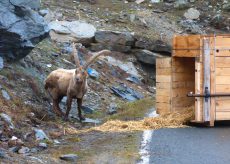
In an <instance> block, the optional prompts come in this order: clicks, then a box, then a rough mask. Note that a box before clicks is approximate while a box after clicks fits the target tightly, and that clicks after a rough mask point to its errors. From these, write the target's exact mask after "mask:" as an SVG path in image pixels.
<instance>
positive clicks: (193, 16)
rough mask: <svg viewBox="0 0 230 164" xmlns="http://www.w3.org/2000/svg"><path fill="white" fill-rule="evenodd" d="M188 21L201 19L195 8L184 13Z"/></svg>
mask: <svg viewBox="0 0 230 164" xmlns="http://www.w3.org/2000/svg"><path fill="white" fill-rule="evenodd" d="M184 17H185V18H186V19H199V17H200V12H199V11H198V10H197V9H195V8H190V9H188V10H187V11H186V12H185V13H184Z"/></svg>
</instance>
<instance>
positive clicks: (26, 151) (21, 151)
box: [18, 146, 30, 154]
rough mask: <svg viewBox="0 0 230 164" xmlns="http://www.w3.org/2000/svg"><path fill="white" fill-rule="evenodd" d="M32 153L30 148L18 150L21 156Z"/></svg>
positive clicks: (23, 147)
mask: <svg viewBox="0 0 230 164" xmlns="http://www.w3.org/2000/svg"><path fill="white" fill-rule="evenodd" d="M29 152H30V149H29V148H28V147H25V146H22V148H21V149H19V150H18V153H19V154H27V153H29Z"/></svg>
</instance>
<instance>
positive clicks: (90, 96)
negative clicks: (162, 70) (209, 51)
mask: <svg viewBox="0 0 230 164" xmlns="http://www.w3.org/2000/svg"><path fill="white" fill-rule="evenodd" d="M9 2H12V3H9ZM20 2H21V3H19V1H17V0H14V1H12V0H11V1H8V0H4V1H1V2H0V7H1V8H0V13H1V15H2V13H5V14H4V15H3V17H2V19H0V33H1V36H0V147H1V148H0V160H3V161H4V162H9V161H11V162H15V161H18V160H21V162H22V163H23V162H24V163H26V162H28V161H32V162H37V163H39V162H40V163H42V162H43V163H44V161H47V162H50V163H60V162H61V159H59V157H60V156H61V155H63V154H66V153H71V152H72V151H71V150H72V149H71V150H69V147H67V145H68V146H71V143H72V142H74V143H75V147H74V151H75V152H79V154H78V156H79V158H80V160H83V161H84V160H85V158H88V157H87V151H89V150H88V149H86V148H85V146H89V147H91V148H95V147H96V146H95V145H97V144H96V143H97V142H99V141H100V143H103V142H104V143H108V144H111V143H110V142H112V141H110V142H109V141H108V140H109V139H108V138H112V139H114V142H115V141H116V143H115V144H118V145H116V146H115V147H116V148H117V149H118V150H119V151H121V150H120V149H119V148H120V147H121V145H123V143H122V142H123V141H124V142H127V143H130V145H131V143H133V142H137V140H138V139H137V138H138V137H133V136H136V135H134V134H117V135H114V134H106V135H104V134H103V135H102V134H100V133H97V132H89V134H80V135H78V136H77V137H76V136H74V137H73V136H71V135H72V134H73V131H74V132H75V131H78V130H80V129H81V130H82V129H88V128H89V127H91V126H95V125H98V124H101V123H103V122H105V121H106V120H108V119H113V118H116V119H123V120H130V119H131V120H133V119H134V120H136V119H140V118H142V117H144V115H145V113H146V112H147V111H148V109H147V108H150V107H151V106H153V105H154V103H153V102H154V101H153V100H152V99H151V98H153V97H154V93H155V90H154V85H155V59H156V58H157V57H163V56H170V55H171V51H172V47H171V40H172V37H173V35H175V34H204V33H210V34H215V33H229V31H230V18H229V12H230V1H229V0H223V1H222V0H221V1H214V0H213V1H212V0H211V1H202V0H201V1H196V0H162V1H161V0H127V1H126V0H113V1H112V0H111V1H109V0H87V1H85V0H84V1H83V0H74V1H69V0H42V1H41V5H40V4H39V3H38V4H36V3H34V2H33V3H32V1H30V0H24V1H20ZM22 2H24V3H22ZM8 17H9V18H12V19H10V22H9V21H8ZM48 34H49V35H48ZM71 42H77V43H79V46H81V45H82V46H83V49H84V51H81V53H80V54H79V57H80V60H81V62H82V63H84V62H85V61H86V60H87V59H88V58H89V57H90V56H91V52H95V51H99V50H102V49H110V50H111V51H112V53H111V55H110V56H102V57H100V58H99V59H98V60H97V62H95V63H94V64H92V65H91V66H90V68H89V69H88V70H87V72H88V74H89V76H90V77H89V87H90V88H89V92H88V93H87V95H86V96H85V99H84V102H83V106H84V107H83V108H84V114H85V115H86V117H87V119H86V121H85V123H80V122H79V120H78V118H77V110H76V103H74V105H73V107H72V110H71V118H70V121H69V122H64V121H63V120H62V118H59V117H56V116H55V115H54V114H53V112H52V110H51V107H52V103H51V99H50V96H49V95H48V94H47V93H46V91H45V90H44V80H45V78H46V77H47V76H48V74H49V73H50V72H51V71H53V70H55V69H57V68H66V69H74V68H75V67H76V66H75V64H74V62H73V59H72V56H71V53H72V48H71V46H70V43H71ZM15 59H17V60H15ZM19 59H20V60H19ZM149 98H150V99H149ZM139 99H142V100H141V101H137V100H139ZM65 101H66V98H64V99H63V100H62V102H61V108H62V109H63V111H65V108H66V107H65ZM133 101H135V102H136V101H137V104H138V103H139V104H138V105H134V106H133V105H132V102H133ZM129 102H131V103H129ZM127 103H128V104H127ZM124 104H125V105H124ZM135 106H137V107H138V109H136V108H135ZM143 106H146V108H145V107H143ZM130 107H131V110H127V112H126V109H129V108H130ZM142 107H143V108H142ZM140 109H141V112H140ZM130 111H131V112H130ZM111 115H113V116H111ZM70 136H71V137H70ZM130 136H131V137H130ZM116 137H117V138H116ZM84 138H85V140H84ZM120 138H122V142H121V143H119V141H120ZM82 140H83V141H82ZM134 140H135V141H134ZM80 141H82V142H80ZM91 142H92V143H94V144H89V143H91ZM76 143H77V144H76ZM104 146H105V147H109V146H107V145H104ZM131 146H133V145H131ZM59 149H60V151H57V150H59ZM96 149H98V151H99V150H100V148H98V147H96ZM108 149H111V151H112V150H113V149H112V147H109V148H108ZM134 149H136V147H135V146H133V147H132V150H131V149H128V151H135V150H134ZM101 151H103V150H101ZM47 153H48V154H50V156H52V157H51V158H49V159H48V158H47V157H46V154H47ZM125 153H127V152H124V153H123V155H124V154H125ZM21 154H23V155H24V156H23V157H22V155H21ZM95 154H96V151H93V150H90V153H89V154H88V156H90V157H89V158H90V160H92V159H93V157H94V158H95ZM111 154H113V153H111ZM111 154H110V155H111ZM134 154H135V153H134ZM123 155H122V158H123ZM117 156H118V158H120V156H121V155H117ZM127 156H128V155H127ZM64 158H65V159H66V158H68V157H64ZM69 158H72V159H74V160H75V158H78V157H75V156H72V157H69ZM112 158H113V156H112ZM114 158H115V157H114ZM137 158H138V157H137V156H136V155H134V156H131V159H130V160H134V161H135V160H137ZM119 160H120V159H119ZM119 160H118V161H119ZM41 161H42V162H41Z"/></svg>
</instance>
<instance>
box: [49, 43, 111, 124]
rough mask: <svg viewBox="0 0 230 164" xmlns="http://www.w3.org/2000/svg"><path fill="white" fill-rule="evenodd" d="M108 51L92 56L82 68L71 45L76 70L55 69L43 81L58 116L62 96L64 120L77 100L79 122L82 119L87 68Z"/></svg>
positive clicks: (60, 113) (60, 114) (86, 86)
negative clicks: (65, 107) (64, 109)
mask: <svg viewBox="0 0 230 164" xmlns="http://www.w3.org/2000/svg"><path fill="white" fill-rule="evenodd" d="M109 53H110V51H109V50H103V51H100V52H97V53H96V54H94V56H92V57H91V58H90V59H89V61H88V62H86V64H85V65H84V66H81V65H80V62H79V59H78V55H77V50H76V48H75V44H73V55H74V57H75V63H76V65H77V68H76V69H71V70H67V69H57V70H55V71H53V72H51V73H50V74H49V76H48V77H47V79H46V80H45V89H46V90H47V91H48V92H49V94H50V95H51V97H52V99H53V110H54V112H55V113H56V114H58V115H59V116H62V115H63V113H62V112H61V109H60V107H59V103H60V101H61V100H62V98H63V97H64V96H67V110H66V114H65V119H68V115H69V112H70V109H71V104H72V100H73V99H77V103H78V116H79V118H80V120H83V119H84V117H83V116H82V115H81V105H82V99H83V96H84V95H85V93H86V92H87V88H88V85H87V77H88V74H87V71H86V69H87V67H88V66H89V65H90V64H91V63H92V62H93V61H94V60H95V59H96V58H97V57H99V56H100V55H103V54H109Z"/></svg>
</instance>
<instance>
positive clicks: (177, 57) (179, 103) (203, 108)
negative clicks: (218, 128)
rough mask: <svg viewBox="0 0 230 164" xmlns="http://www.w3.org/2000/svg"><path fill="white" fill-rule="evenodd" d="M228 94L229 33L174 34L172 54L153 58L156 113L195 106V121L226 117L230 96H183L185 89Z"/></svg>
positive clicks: (229, 79)
mask: <svg viewBox="0 0 230 164" xmlns="http://www.w3.org/2000/svg"><path fill="white" fill-rule="evenodd" d="M205 87H208V90H209V92H210V94H212V95H215V94H219V93H225V94H230V35H217V36H214V35H188V36H175V37H174V39H173V54H172V57H168V58H161V59H157V61H156V109H157V112H158V113H164V112H170V111H179V110H183V109H186V108H187V107H189V106H194V107H195V120H193V121H195V122H199V123H200V122H203V123H205V122H208V123H209V125H210V126H213V125H214V121H218V120H230V96H229V97H221V96H220V97H210V98H208V100H207V101H204V97H187V94H188V93H189V92H193V93H195V94H204V88H205Z"/></svg>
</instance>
